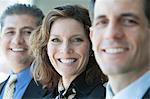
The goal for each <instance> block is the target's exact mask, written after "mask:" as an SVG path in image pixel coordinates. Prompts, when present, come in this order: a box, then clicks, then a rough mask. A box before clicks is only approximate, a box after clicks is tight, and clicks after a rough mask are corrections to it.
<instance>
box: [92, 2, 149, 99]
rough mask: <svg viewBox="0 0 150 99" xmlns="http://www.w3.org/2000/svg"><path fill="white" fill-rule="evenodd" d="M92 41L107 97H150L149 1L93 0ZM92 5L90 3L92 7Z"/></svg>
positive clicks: (111, 98)
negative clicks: (104, 81)
mask: <svg viewBox="0 0 150 99" xmlns="http://www.w3.org/2000/svg"><path fill="white" fill-rule="evenodd" d="M92 2H93V5H94V6H93V7H94V10H91V11H93V13H94V15H93V19H92V20H93V26H92V27H91V34H90V37H91V40H92V43H93V50H94V53H95V57H96V60H97V62H98V64H99V66H100V68H101V69H102V71H103V72H104V74H106V75H107V76H108V78H109V82H108V84H107V87H106V88H107V93H106V99H145V98H146V99H149V98H150V96H149V95H150V10H149V9H150V8H149V7H150V0H92ZM91 7H92V6H91Z"/></svg>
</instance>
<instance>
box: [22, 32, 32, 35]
mask: <svg viewBox="0 0 150 99" xmlns="http://www.w3.org/2000/svg"><path fill="white" fill-rule="evenodd" d="M23 33H24V34H27V35H30V34H31V31H23Z"/></svg>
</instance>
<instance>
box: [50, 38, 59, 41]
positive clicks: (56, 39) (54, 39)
mask: <svg viewBox="0 0 150 99" xmlns="http://www.w3.org/2000/svg"><path fill="white" fill-rule="evenodd" d="M51 41H52V42H61V41H60V40H59V39H58V38H53V39H51Z"/></svg>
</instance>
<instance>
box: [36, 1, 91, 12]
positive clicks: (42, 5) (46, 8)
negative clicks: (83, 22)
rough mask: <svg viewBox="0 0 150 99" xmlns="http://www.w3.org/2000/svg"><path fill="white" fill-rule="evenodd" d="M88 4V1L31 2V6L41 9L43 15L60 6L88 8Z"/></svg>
mask: <svg viewBox="0 0 150 99" xmlns="http://www.w3.org/2000/svg"><path fill="white" fill-rule="evenodd" d="M88 3H89V0H33V4H35V5H37V6H38V7H39V8H41V9H42V10H43V12H44V13H45V14H46V13H48V12H49V11H50V10H51V9H52V8H54V7H57V6H60V5H66V4H79V5H82V6H84V7H86V8H88Z"/></svg>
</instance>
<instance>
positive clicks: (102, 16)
mask: <svg viewBox="0 0 150 99" xmlns="http://www.w3.org/2000/svg"><path fill="white" fill-rule="evenodd" d="M104 17H105V15H99V16H97V17H96V18H95V20H98V19H100V18H104Z"/></svg>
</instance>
